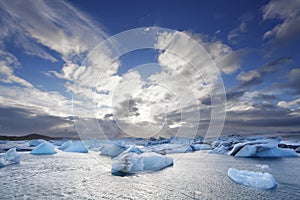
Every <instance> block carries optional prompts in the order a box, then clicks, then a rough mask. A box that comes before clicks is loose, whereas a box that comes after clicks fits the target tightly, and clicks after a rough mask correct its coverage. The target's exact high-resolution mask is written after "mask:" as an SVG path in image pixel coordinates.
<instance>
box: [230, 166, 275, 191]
mask: <svg viewBox="0 0 300 200" xmlns="http://www.w3.org/2000/svg"><path fill="white" fill-rule="evenodd" d="M227 174H228V176H229V177H230V178H231V179H232V180H233V181H234V182H236V183H239V184H242V185H245V186H250V187H254V188H259V189H271V188H273V187H275V186H276V185H277V182H276V180H275V179H274V177H273V176H272V175H271V174H269V173H267V172H252V171H247V170H238V169H234V168H229V169H228V173H227Z"/></svg>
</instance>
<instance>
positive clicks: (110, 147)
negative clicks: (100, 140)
mask: <svg viewBox="0 0 300 200" xmlns="http://www.w3.org/2000/svg"><path fill="white" fill-rule="evenodd" d="M126 149H127V148H126V146H125V145H124V144H123V143H121V142H117V143H114V142H113V143H108V144H104V145H103V146H102V147H101V148H100V152H101V155H104V156H110V157H112V158H114V157H117V156H118V155H120V154H121V153H122V152H123V151H125V150H126Z"/></svg>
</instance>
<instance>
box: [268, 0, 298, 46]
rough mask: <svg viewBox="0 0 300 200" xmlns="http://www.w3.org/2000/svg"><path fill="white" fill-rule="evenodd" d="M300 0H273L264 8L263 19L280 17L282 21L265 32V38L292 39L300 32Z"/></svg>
mask: <svg viewBox="0 0 300 200" xmlns="http://www.w3.org/2000/svg"><path fill="white" fill-rule="evenodd" d="M299 10H300V1H298V0H287V1H281V0H273V1H270V2H269V3H268V4H267V5H266V6H264V8H263V19H264V20H269V19H279V20H282V22H281V23H279V24H277V25H276V26H275V27H274V28H273V29H271V30H269V31H267V32H265V34H264V36H263V38H264V39H266V38H270V37H273V36H274V37H275V38H276V39H277V40H283V41H286V40H290V39H293V38H295V37H298V36H299V34H300V26H299V24H300V12H299Z"/></svg>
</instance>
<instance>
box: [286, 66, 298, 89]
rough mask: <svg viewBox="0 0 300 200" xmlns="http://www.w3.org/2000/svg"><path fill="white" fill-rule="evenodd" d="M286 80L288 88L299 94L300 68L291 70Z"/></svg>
mask: <svg viewBox="0 0 300 200" xmlns="http://www.w3.org/2000/svg"><path fill="white" fill-rule="evenodd" d="M288 78H289V81H290V82H289V84H288V86H289V87H290V88H292V89H293V90H295V91H296V92H297V93H299V94H300V68H294V69H292V70H291V71H290V72H289V74H288Z"/></svg>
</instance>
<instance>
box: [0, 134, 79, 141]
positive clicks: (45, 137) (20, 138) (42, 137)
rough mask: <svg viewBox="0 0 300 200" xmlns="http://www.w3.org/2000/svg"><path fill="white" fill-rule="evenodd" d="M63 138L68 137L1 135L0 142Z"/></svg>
mask: <svg viewBox="0 0 300 200" xmlns="http://www.w3.org/2000/svg"><path fill="white" fill-rule="evenodd" d="M63 138H68V137H50V136H46V135H40V134H29V135H24V136H4V135H0V140H36V139H43V140H60V139H63ZM69 139H78V138H69Z"/></svg>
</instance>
